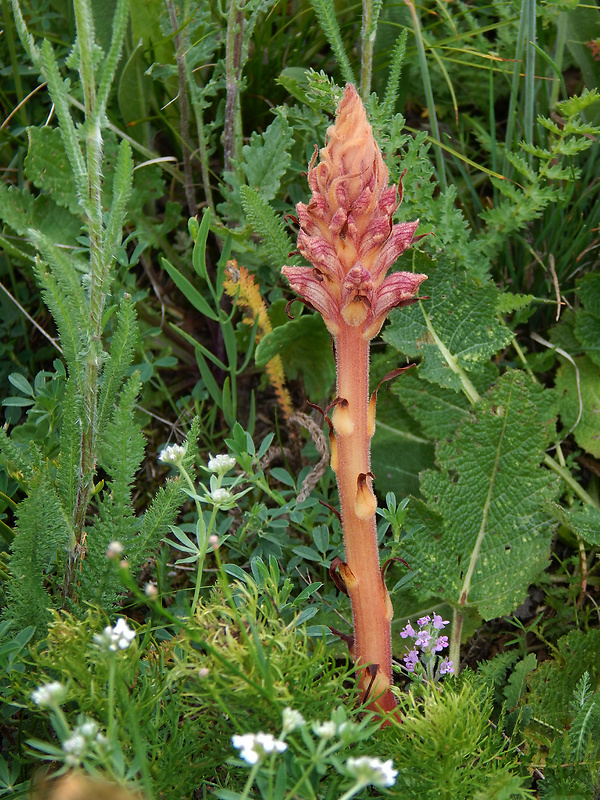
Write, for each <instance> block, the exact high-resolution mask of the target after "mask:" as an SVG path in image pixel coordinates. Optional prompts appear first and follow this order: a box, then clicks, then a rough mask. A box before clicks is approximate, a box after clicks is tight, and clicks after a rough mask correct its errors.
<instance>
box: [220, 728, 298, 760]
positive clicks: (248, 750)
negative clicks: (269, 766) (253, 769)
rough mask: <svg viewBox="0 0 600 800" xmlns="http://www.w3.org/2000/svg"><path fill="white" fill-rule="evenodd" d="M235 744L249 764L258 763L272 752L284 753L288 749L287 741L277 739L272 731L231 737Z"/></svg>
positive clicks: (241, 756)
mask: <svg viewBox="0 0 600 800" xmlns="http://www.w3.org/2000/svg"><path fill="white" fill-rule="evenodd" d="M231 741H232V743H233V746H234V747H235V748H236V749H237V750H239V751H240V758H243V759H244V761H245V762H246V763H247V764H256V763H257V762H258V761H259V760H260V761H262V759H263V758H264V757H265V756H266V755H269V754H270V753H283V751H284V750H287V744H286V743H285V742H282V741H280V740H279V739H276V738H275V737H274V736H273V734H272V733H244V734H243V735H238V734H236V735H235V736H232V737H231Z"/></svg>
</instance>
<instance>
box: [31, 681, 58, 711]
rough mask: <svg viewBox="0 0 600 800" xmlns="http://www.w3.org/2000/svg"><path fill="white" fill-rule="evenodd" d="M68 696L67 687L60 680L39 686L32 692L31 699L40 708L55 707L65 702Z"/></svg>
mask: <svg viewBox="0 0 600 800" xmlns="http://www.w3.org/2000/svg"><path fill="white" fill-rule="evenodd" d="M66 696H67V688H66V686H63V684H62V683H59V682H58V681H52V682H51V683H45V684H44V685H43V686H38V688H37V689H35V690H34V691H33V692H32V693H31V699H32V700H33V702H34V703H35V704H36V706H39V707H40V708H53V707H54V706H59V705H61V703H63V702H64V700H65V697H66Z"/></svg>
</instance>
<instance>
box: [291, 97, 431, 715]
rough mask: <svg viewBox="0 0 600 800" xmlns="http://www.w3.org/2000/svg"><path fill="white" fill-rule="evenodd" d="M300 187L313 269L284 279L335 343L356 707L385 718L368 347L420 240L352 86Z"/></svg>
mask: <svg viewBox="0 0 600 800" xmlns="http://www.w3.org/2000/svg"><path fill="white" fill-rule="evenodd" d="M314 160H316V158H315V159H314ZM308 182H309V185H310V188H311V190H312V197H311V199H310V202H309V203H308V204H304V203H298V206H297V212H298V220H299V223H300V233H299V234H298V250H299V251H300V253H301V254H302V255H303V256H304V257H305V258H306V259H307V260H308V261H309V262H310V263H311V264H312V267H296V266H286V267H284V268H283V270H282V271H283V274H284V275H285V276H286V277H287V279H288V280H289V282H290V284H291V286H292V288H293V289H294V290H295V291H296V292H297V293H298V294H299V295H300V296H301V297H302V299H303V300H304V301H305V302H306V303H307V304H308V305H309V306H311V307H313V308H315V309H316V310H317V311H318V312H319V313H320V314H321V315H322V316H323V319H324V321H325V324H326V326H327V328H328V329H329V331H330V333H331V334H332V336H333V337H334V339H335V351H336V366H337V397H336V400H335V404H334V405H335V407H334V410H333V413H332V415H331V417H332V418H331V422H332V425H333V427H334V428H335V432H336V433H335V436H334V437H333V438H334V442H335V447H332V465H333V466H334V469H335V472H336V478H337V482H338V489H339V495H340V504H341V516H342V525H343V529H344V544H345V549H346V564H345V565H344V569H345V571H346V572H345V573H344V571H343V570H342V569H341V568H340V575H341V576H342V577H343V575H344V574H347V575H348V576H352V580H347V581H345V585H346V590H347V591H348V594H349V596H350V601H351V604H352V617H353V622H354V637H353V639H354V645H353V647H354V651H353V656H354V657H355V659H356V661H357V662H358V663H359V664H360V665H363V667H364V668H363V669H361V670H360V672H359V674H360V679H359V682H360V687H361V690H362V699H363V701H366V702H367V703H368V707H369V708H371V709H372V710H380V711H393V709H394V708H395V706H396V701H395V699H394V696H393V694H392V691H391V689H390V687H391V684H392V654H391V627H390V626H391V618H392V609H391V604H390V599H389V595H388V592H387V589H386V587H385V584H384V583H383V579H382V576H381V570H380V567H379V552H378V547H377V527H376V517H375V514H376V510H377V500H376V497H375V495H374V493H373V490H372V487H371V483H372V480H373V475H372V472H371V467H370V437H371V435H372V434H373V430H374V426H375V402H374V401H373V402H372V403H371V404H370V403H369V398H370V395H369V346H370V341H371V339H373V338H374V337H375V336H376V335H377V334H378V333H379V331H380V329H381V326H382V325H383V323H384V321H385V319H386V317H387V315H388V314H389V312H390V311H391V309H392V308H398V307H401V306H405V305H409V304H411V303H415V302H417V300H416V294H417V292H418V289H419V286H420V284H421V283H422V282H423V281H424V280H426V278H427V276H426V275H418V274H415V273H412V272H393V273H392V274H390V275H388V274H387V273H388V271H389V269H390V267H391V266H392V265H393V264H394V262H395V261H396V260H397V259H398V257H399V256H400V255H401V254H402V253H403V252H404V251H405V250H406V249H407V248H408V247H409V246H410V245H411V244H412V243H413V242H414V241H416V238H420V237H416V238H415V231H416V229H417V226H418V221H415V222H404V223H396V224H394V222H393V215H394V212H395V211H396V209H397V208H398V205H399V203H400V200H401V199H402V184H401V183H400V186H399V187H396V186H389V185H388V183H389V173H388V170H387V167H386V165H385V163H384V161H383V158H382V155H381V152H380V150H379V147H378V145H377V142H376V141H375V139H374V137H373V132H372V130H371V126H370V124H369V122H368V121H367V115H366V112H365V109H364V106H363V104H362V101H361V99H360V97H359V96H358V94H357V92H356V89H355V88H354V86H352V85H349V86H347V87H346V90H345V92H344V97H343V99H342V102H341V103H340V106H339V108H338V113H337V117H336V120H335V123H334V125H332V126H331V127H330V128H329V130H328V132H327V143H326V145H325V147H324V148H323V149H322V150H321V151H320V160H319V163H318V164H316V165H315V164H314V162H313V163H311V165H310V169H309V173H308ZM398 189H399V190H400V192H398ZM369 405H370V406H371V407H370V408H369Z"/></svg>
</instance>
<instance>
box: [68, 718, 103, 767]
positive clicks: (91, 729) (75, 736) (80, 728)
mask: <svg viewBox="0 0 600 800" xmlns="http://www.w3.org/2000/svg"><path fill="white" fill-rule="evenodd" d="M106 744H107V739H106V736H104V734H102V733H99V732H98V723H97V722H94V720H93V719H86V720H85V721H84V722H82V723H81V724H80V725H77V727H75V728H74V729H73V732H72V733H71V735H70V736H69V738H68V739H65V741H64V742H63V743H62V749H63V750H64V753H65V763H66V764H68V765H69V766H70V767H77V766H79V764H81V762H82V760H83V758H84V757H85V756H86V755H87V753H88V751H89V749H90V746H92V745H99V746H100V747H103V746H105V745H106Z"/></svg>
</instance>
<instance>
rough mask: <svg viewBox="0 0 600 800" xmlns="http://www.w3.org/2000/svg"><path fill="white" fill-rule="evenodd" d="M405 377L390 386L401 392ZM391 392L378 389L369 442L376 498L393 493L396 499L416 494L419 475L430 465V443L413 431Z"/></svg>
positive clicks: (406, 415) (410, 423)
mask: <svg viewBox="0 0 600 800" xmlns="http://www.w3.org/2000/svg"><path fill="white" fill-rule="evenodd" d="M407 377H408V376H407V375H401V376H400V377H399V378H398V379H397V380H396V381H395V382H394V384H392V392H394V394H396V393H397V392H400V391H401V390H402V388H401V387H402V385H403V384H404V380H405V379H406V378H407ZM392 392H387V391H384V390H383V387H382V389H380V390H379V393H378V397H377V421H376V424H375V433H374V435H373V438H372V439H371V468H372V470H373V472H374V474H375V476H376V480H375V489H376V491H377V494H378V495H379V497H385V495H386V494H387V493H388V492H395V493H396V494H397V495H398V497H404V496H406V495H408V494H411V493H412V494H417V493H418V492H419V473H420V472H421V471H422V470H424V469H427V468H428V467H431V466H432V465H433V454H434V450H433V444H431V442H428V441H427V439H426V438H424V437H423V436H421V435H420V432H419V431H415V425H414V422H413V421H412V420H411V419H410V417H409V416H408V414H407V413H406V412H405V410H404V409H403V408H402V406H401V404H400V403H399V402H398V399H397V398H396V397H394V394H392Z"/></svg>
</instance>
